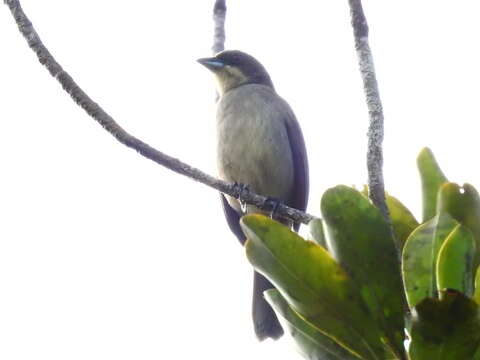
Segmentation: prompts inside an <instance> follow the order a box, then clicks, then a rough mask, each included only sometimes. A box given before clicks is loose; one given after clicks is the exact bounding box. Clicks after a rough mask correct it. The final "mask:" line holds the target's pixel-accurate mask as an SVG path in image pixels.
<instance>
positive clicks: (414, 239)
mask: <svg viewBox="0 0 480 360" xmlns="http://www.w3.org/2000/svg"><path fill="white" fill-rule="evenodd" d="M457 225H458V222H457V221H455V220H454V219H453V218H452V217H451V216H450V215H449V214H448V213H445V212H442V213H440V214H438V215H436V216H435V217H434V218H433V219H431V220H429V221H427V222H426V223H424V224H422V225H420V226H419V227H418V228H417V229H415V230H414V231H413V233H412V234H411V235H410V236H409V237H408V239H407V241H406V243H405V247H404V249H403V254H402V274H403V282H404V285H405V292H406V294H407V300H408V304H409V306H410V307H411V308H412V307H414V306H415V305H417V304H418V303H419V302H420V301H422V300H423V299H424V298H425V297H435V296H436V293H437V286H436V283H437V281H436V272H435V269H436V263H437V256H438V251H439V250H440V247H441V246H442V244H443V242H444V241H445V239H446V238H447V237H448V235H449V234H450V233H451V232H452V231H453V229H455V227H456V226H457Z"/></svg>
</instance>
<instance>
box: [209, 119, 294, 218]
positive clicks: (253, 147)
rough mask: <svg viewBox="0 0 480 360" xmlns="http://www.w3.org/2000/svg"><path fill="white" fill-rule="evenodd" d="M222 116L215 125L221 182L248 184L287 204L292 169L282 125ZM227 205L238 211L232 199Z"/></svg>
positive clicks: (289, 151)
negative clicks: (221, 119) (216, 126)
mask: <svg viewBox="0 0 480 360" xmlns="http://www.w3.org/2000/svg"><path fill="white" fill-rule="evenodd" d="M241 120H242V121H239V119H238V118H237V119H231V118H229V117H226V118H225V119H223V121H222V122H219V124H218V149H217V154H218V159H217V160H218V170H219V175H220V177H221V178H222V179H224V180H226V181H230V182H238V183H241V184H245V185H248V186H249V188H250V189H251V190H252V191H254V192H256V193H259V194H262V195H266V196H270V197H273V198H276V199H279V200H282V201H288V198H289V194H291V191H292V187H293V182H294V169H293V161H292V154H291V150H290V144H289V140H288V135H287V132H286V129H285V126H284V125H283V123H280V122H271V121H269V122H268V123H267V122H266V121H264V120H263V119H258V118H255V117H245V118H243V119H241ZM228 201H229V203H230V205H231V206H232V207H234V208H236V209H237V210H239V204H238V202H237V201H236V200H235V199H232V198H229V199H228Z"/></svg>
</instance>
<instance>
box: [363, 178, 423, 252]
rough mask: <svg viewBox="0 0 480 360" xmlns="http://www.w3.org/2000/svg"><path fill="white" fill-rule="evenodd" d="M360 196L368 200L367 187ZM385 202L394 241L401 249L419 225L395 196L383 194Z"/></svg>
mask: <svg viewBox="0 0 480 360" xmlns="http://www.w3.org/2000/svg"><path fill="white" fill-rule="evenodd" d="M362 194H363V195H364V196H366V197H367V198H368V186H366V185H365V186H364V188H363V190H362ZM385 201H386V203H387V207H388V211H389V212H390V220H391V221H392V227H393V232H394V233H395V237H396V240H397V241H398V244H399V245H400V247H401V248H403V246H404V245H405V241H407V238H408V236H409V235H410V234H411V233H412V231H413V230H415V229H416V228H417V227H418V225H419V223H418V221H417V220H416V219H415V216H413V214H412V213H411V212H410V210H408V208H407V207H406V206H405V205H403V204H402V202H401V201H400V200H398V199H397V198H396V197H395V196H392V195H390V194H388V193H385Z"/></svg>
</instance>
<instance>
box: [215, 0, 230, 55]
mask: <svg viewBox="0 0 480 360" xmlns="http://www.w3.org/2000/svg"><path fill="white" fill-rule="evenodd" d="M226 13H227V5H226V4H225V0H216V1H215V5H214V7H213V23H214V25H215V26H214V29H213V46H212V52H213V54H214V55H215V54H216V53H219V52H220V51H223V50H224V49H225V16H226Z"/></svg>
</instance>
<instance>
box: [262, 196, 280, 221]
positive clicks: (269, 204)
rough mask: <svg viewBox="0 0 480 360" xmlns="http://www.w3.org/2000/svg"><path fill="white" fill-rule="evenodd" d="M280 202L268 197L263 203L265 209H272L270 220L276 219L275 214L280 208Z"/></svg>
mask: <svg viewBox="0 0 480 360" xmlns="http://www.w3.org/2000/svg"><path fill="white" fill-rule="evenodd" d="M280 203H281V202H280V200H279V199H275V198H272V197H270V196H268V197H267V199H266V200H265V202H264V203H263V205H264V207H265V208H266V209H271V210H270V218H271V219H274V218H275V213H276V212H277V209H278V207H279V206H280Z"/></svg>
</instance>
